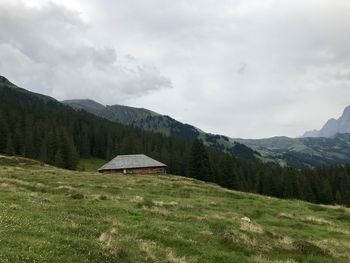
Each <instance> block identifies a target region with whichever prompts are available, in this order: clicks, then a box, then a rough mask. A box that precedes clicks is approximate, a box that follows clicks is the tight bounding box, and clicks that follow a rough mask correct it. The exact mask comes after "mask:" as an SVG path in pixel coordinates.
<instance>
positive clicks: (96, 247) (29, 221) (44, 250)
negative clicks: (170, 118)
mask: <svg viewBox="0 0 350 263" xmlns="http://www.w3.org/2000/svg"><path fill="white" fill-rule="evenodd" d="M243 217H249V218H250V220H251V222H247V221H246V220H242V218H243ZM349 217H350V209H349V208H345V207H335V206H318V205H314V204H309V203H305V202H301V201H293V200H279V199H275V198H268V197H262V196H258V195H253V194H246V193H240V192H235V191H229V190H226V189H223V188H220V187H218V186H216V185H214V184H208V183H203V182H200V181H196V180H192V179H189V178H183V177H177V176H171V175H166V176H152V175H137V176H130V175H128V176H124V175H113V174H109V175H101V174H98V173H94V172H72V171H66V170H62V169H58V168H54V167H51V166H48V165H42V164H40V163H37V162H35V161H31V160H27V159H23V158H15V157H12V158H11V157H0V262H167V263H190V262H198V263H202V262H349V261H350V220H349Z"/></svg>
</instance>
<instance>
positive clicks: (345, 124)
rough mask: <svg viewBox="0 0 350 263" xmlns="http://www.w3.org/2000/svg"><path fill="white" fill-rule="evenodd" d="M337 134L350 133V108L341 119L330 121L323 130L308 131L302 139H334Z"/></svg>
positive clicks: (347, 108) (346, 109) (349, 107)
mask: <svg viewBox="0 0 350 263" xmlns="http://www.w3.org/2000/svg"><path fill="white" fill-rule="evenodd" d="M337 133H350V106H348V107H346V108H345V110H344V112H343V115H342V116H341V117H340V118H339V119H334V118H332V119H329V120H328V121H327V122H326V124H325V125H324V126H323V127H322V128H321V130H313V131H307V132H305V133H304V135H303V136H302V137H304V138H305V137H332V136H334V135H336V134H337Z"/></svg>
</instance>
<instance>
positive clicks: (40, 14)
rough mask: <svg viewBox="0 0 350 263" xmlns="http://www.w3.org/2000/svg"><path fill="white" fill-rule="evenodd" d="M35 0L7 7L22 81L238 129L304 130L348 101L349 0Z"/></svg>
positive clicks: (0, 18)
mask: <svg viewBox="0 0 350 263" xmlns="http://www.w3.org/2000/svg"><path fill="white" fill-rule="evenodd" d="M7 2H8V3H10V2H13V1H7ZM27 2H28V1H26V3H27ZM29 2H31V3H35V5H34V6H35V9H30V8H27V7H25V6H24V7H20V6H17V7H16V12H17V13H18V14H15V13H13V12H12V13H11V10H8V11H6V10H5V8H6V7H7V8H9V7H8V6H9V4H5V5H1V4H0V13H1V11H2V13H1V14H0V29H1V32H2V34H1V35H0V44H1V45H0V70H1V71H2V72H5V73H8V74H9V75H8V76H9V77H10V78H11V77H13V78H15V79H17V80H19V82H20V83H23V84H25V85H23V86H24V87H28V88H31V89H37V91H45V92H49V94H53V95H55V96H57V97H59V98H65V97H67V98H68V97H69V98H79V97H91V98H93V99H96V100H99V101H101V102H104V103H109V104H112V103H121V102H122V103H127V104H131V105H134V106H140V107H146V108H150V109H152V110H155V111H158V112H161V113H164V114H168V115H171V116H173V117H175V118H177V119H179V120H181V121H184V122H187V123H191V124H194V125H196V126H198V127H200V128H202V129H203V130H206V131H210V132H213V133H221V134H226V135H229V136H232V137H266V136H273V135H289V136H297V135H301V134H302V133H303V132H304V131H305V130H308V129H313V128H319V127H320V126H322V124H323V123H324V122H325V121H326V120H327V119H328V118H330V117H336V116H337V115H339V114H340V113H341V112H342V110H343V108H344V107H345V106H346V105H349V104H350V99H348V98H350V96H349V95H350V79H349V71H350V46H349V45H348V39H347V38H348V36H349V34H350V27H349V25H350V16H349V15H348V14H349V13H350V2H349V1H348V0H337V1H333V0H310V1H303V0H234V1H233V0H222V1H219V2H218V1H214V0H193V1H186V0H179V1H170V0H148V1H142V0H129V1H123V0H115V1H109V0H89V1H86V0H75V1H71V0H69V1H68V0H60V1H58V0H57V1H55V2H57V3H60V4H63V5H65V6H66V7H67V8H63V7H62V6H59V5H57V4H44V5H43V4H42V3H47V2H48V1H45V0H42V1H39V0H36V1H33V0H30V1H29ZM71 10H74V11H71ZM6 14H10V15H6ZM22 17H23V18H22ZM4 19H7V20H4ZM4 25H6V26H4ZM36 27H38V30H34V29H33V28H36ZM3 32H4V33H3ZM13 36H15V38H14V39H12V38H13ZM9 39H10V40H11V41H10V40H9ZM68 47H69V48H68ZM114 47H116V49H117V51H116V49H115V48H114ZM130 54H131V55H130ZM10 55H11V56H12V58H9V56H10ZM2 56H4V57H5V56H6V57H7V59H6V60H8V61H14V62H9V65H8V66H7V67H4V66H3V64H2V63H1V60H2ZM135 57H136V58H137V59H136V60H135ZM140 61H142V63H141V62H140ZM11 63H14V65H16V67H17V69H16V67H14V66H11V65H12V64H11ZM158 69H160V70H158ZM6 70H7V71H6ZM5 73H3V74H5ZM19 76H21V77H19ZM33 76H35V77H33ZM163 76H167V77H169V78H170V79H171V81H170V80H169V79H168V78H165V77H163ZM38 83H39V84H38ZM171 86H173V87H174V88H173V89H167V87H171ZM45 87H50V88H51V89H52V90H51V91H50V89H48V88H47V89H48V90H45ZM50 92H51V93H50Z"/></svg>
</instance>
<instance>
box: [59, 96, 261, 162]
mask: <svg viewBox="0 0 350 263" xmlns="http://www.w3.org/2000/svg"><path fill="white" fill-rule="evenodd" d="M62 103H64V104H66V105H68V106H70V107H72V108H73V109H76V110H85V111H87V112H90V113H92V114H94V115H96V116H98V117H102V118H104V119H107V120H110V121H113V122H118V123H122V124H126V125H132V126H135V127H137V128H140V129H142V130H145V131H151V132H157V133H161V134H163V135H166V136H170V137H175V138H180V139H184V140H187V141H190V142H192V141H194V140H195V139H200V140H202V141H203V143H204V144H205V145H207V146H209V147H211V148H213V149H216V150H220V151H223V152H226V153H229V154H231V155H233V156H236V157H241V158H243V159H246V160H255V159H258V158H259V157H260V154H259V153H258V152H256V151H254V150H252V149H250V148H249V147H247V146H245V145H243V144H241V143H238V142H235V141H230V140H229V138H227V137H226V136H223V135H217V134H210V133H205V132H204V131H202V130H200V129H198V128H196V127H194V126H192V125H190V124H186V123H182V122H179V121H177V120H175V119H173V118H171V117H169V116H166V115H162V114H159V113H156V112H153V111H151V110H148V109H143V108H135V107H129V106H124V105H112V106H104V105H102V104H100V103H98V102H96V101H93V100H90V99H85V100H66V101H63V102H62Z"/></svg>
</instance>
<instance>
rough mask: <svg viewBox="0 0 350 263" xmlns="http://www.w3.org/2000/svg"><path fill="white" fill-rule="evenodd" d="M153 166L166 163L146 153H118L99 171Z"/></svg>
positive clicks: (160, 165) (162, 165)
mask: <svg viewBox="0 0 350 263" xmlns="http://www.w3.org/2000/svg"><path fill="white" fill-rule="evenodd" d="M151 167H166V165H165V164H164V163H161V162H158V161H157V160H154V159H152V158H151V157H148V156H146V155H144V154H129V155H118V156H117V157H115V158H114V159H112V160H111V161H109V162H108V163H106V164H105V165H103V166H102V167H101V168H100V169H98V170H99V171H103V170H119V169H131V168H151Z"/></svg>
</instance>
